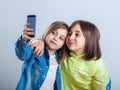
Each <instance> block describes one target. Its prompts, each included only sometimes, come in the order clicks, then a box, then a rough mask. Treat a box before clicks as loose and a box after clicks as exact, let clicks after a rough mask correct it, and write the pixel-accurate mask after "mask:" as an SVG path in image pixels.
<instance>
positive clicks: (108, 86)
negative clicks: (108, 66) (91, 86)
mask: <svg viewBox="0 0 120 90" xmlns="http://www.w3.org/2000/svg"><path fill="white" fill-rule="evenodd" d="M106 90H111V79H110V81H109V83H108V84H107V86H106Z"/></svg>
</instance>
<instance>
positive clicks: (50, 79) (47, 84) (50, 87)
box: [40, 55, 58, 90]
mask: <svg viewBox="0 0 120 90" xmlns="http://www.w3.org/2000/svg"><path fill="white" fill-rule="evenodd" d="M57 67H58V63H57V61H56V58H55V55H51V56H50V65H49V69H48V73H47V76H46V79H45V81H44V82H43V84H42V86H41V88H40V90H54V83H55V79H56V70H57Z"/></svg>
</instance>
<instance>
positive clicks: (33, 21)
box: [27, 15, 36, 37]
mask: <svg viewBox="0 0 120 90" xmlns="http://www.w3.org/2000/svg"><path fill="white" fill-rule="evenodd" d="M27 23H28V24H30V25H29V26H28V28H32V29H33V32H34V35H29V36H30V37H35V29H36V15H28V16H27Z"/></svg>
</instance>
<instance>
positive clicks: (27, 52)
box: [15, 37, 33, 61]
mask: <svg viewBox="0 0 120 90" xmlns="http://www.w3.org/2000/svg"><path fill="white" fill-rule="evenodd" d="M15 53H16V55H17V57H18V58H19V59H20V60H23V61H27V60H29V58H30V57H31V56H32V54H33V49H32V48H31V47H30V45H29V42H26V43H25V42H23V40H22V37H20V38H19V39H18V40H17V42H16V44H15Z"/></svg>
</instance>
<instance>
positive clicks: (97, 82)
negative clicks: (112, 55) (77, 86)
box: [93, 60, 111, 90]
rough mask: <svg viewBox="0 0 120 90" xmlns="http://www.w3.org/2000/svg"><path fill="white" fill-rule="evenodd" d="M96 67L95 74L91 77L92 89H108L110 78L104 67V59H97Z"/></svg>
mask: <svg viewBox="0 0 120 90" xmlns="http://www.w3.org/2000/svg"><path fill="white" fill-rule="evenodd" d="M96 67H97V68H96V74H95V76H94V77H93V88H94V90H110V87H111V80H110V76H109V73H108V72H107V70H106V68H105V63H104V60H97V61H96Z"/></svg>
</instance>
